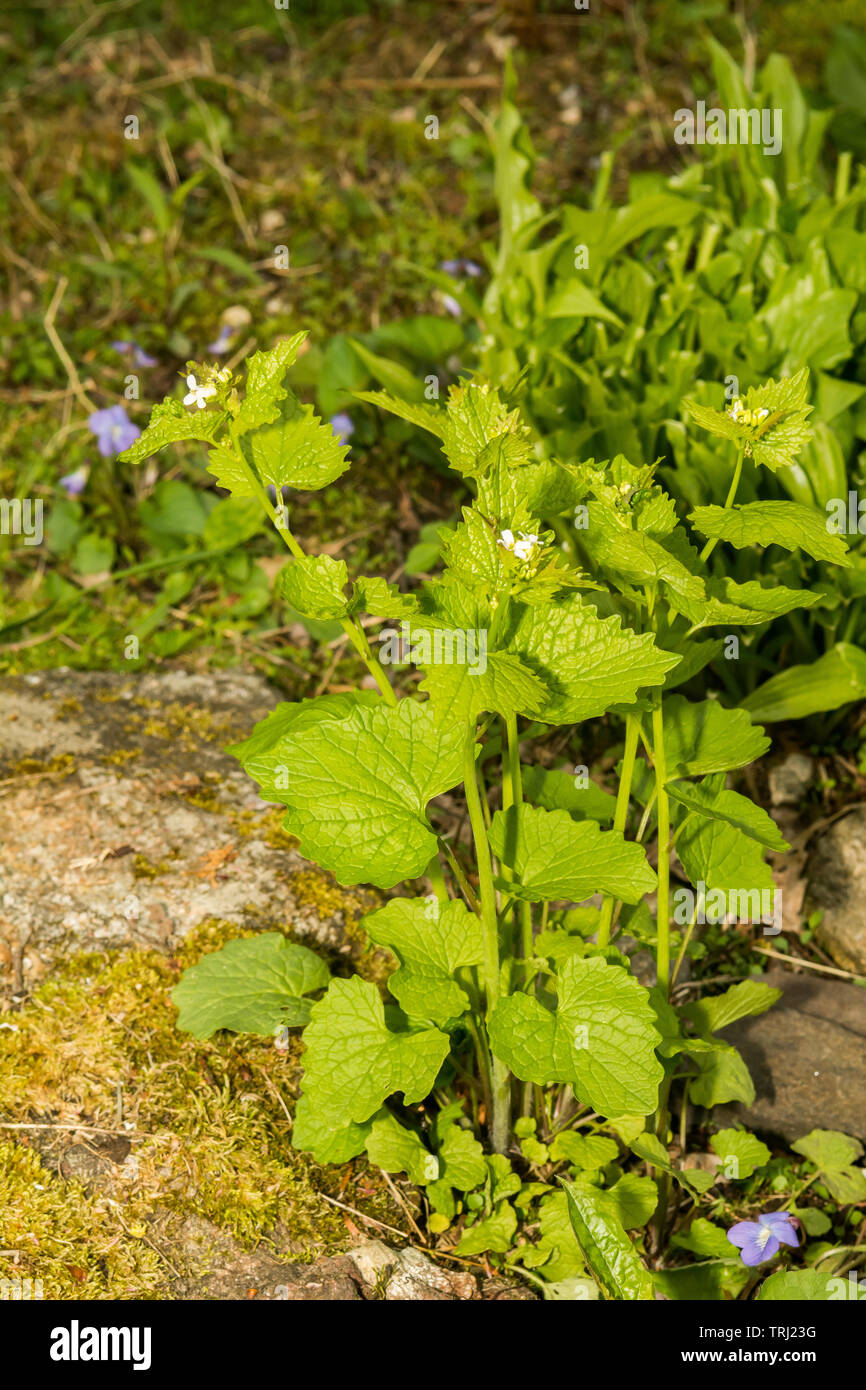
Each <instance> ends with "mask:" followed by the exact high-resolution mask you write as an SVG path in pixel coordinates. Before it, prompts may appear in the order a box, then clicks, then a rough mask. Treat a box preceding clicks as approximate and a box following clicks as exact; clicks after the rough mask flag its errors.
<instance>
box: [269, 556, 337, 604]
mask: <svg viewBox="0 0 866 1390" xmlns="http://www.w3.org/2000/svg"><path fill="white" fill-rule="evenodd" d="M348 578H349V575H348V571H347V570H346V562H345V560H333V559H332V558H331V556H330V555H303V556H299V557H298V558H297V559H295V560H291V561H290V562H289V564H287V565H286V566H285V567H284V568H283V569H281V570H280V573H279V577H278V579H277V592H278V594H279V595H280V597H281V598H284V599H286V601H287V602H288V603H290V604H291V605H292V607H293V608H296V609H297V610H298V612H299V613H301V614H302V615H303V616H304V617H305V618H317V619H328V618H343V617H345V616H346V613H347V610H348V598H347V596H346V594H345V592H344V590H345V587H346V584H347V582H348Z"/></svg>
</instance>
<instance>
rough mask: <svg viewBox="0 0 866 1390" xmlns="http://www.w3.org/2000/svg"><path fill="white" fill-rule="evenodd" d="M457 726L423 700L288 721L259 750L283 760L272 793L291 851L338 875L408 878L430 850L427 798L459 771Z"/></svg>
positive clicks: (388, 881) (382, 881)
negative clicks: (286, 773) (293, 841)
mask: <svg viewBox="0 0 866 1390" xmlns="http://www.w3.org/2000/svg"><path fill="white" fill-rule="evenodd" d="M462 752H463V731H462V729H460V728H456V727H447V728H445V727H443V726H442V725H441V724H439V723H437V721H436V719H435V717H434V714H433V711H432V709H431V708H430V707H429V706H428V705H420V704H416V703H415V702H414V701H412V700H401V701H400V704H399V705H398V706H397V708H396V709H394V708H391V707H390V706H386V705H383V704H382V703H381V702H379V703H378V704H377V705H376V706H375V707H374V708H369V707H367V706H356V707H355V708H354V709H353V710H352V711H351V713H350V714H349V715H348V716H347V717H346V718H344V719H341V720H335V719H319V720H318V722H316V723H314V724H312V725H310V726H309V727H304V728H300V727H299V724H298V723H297V722H296V723H293V724H292V725H291V726H290V727H289V729H288V731H287V732H286V733H285V734H284V735H283V736H282V737H281V738H280V740H279V742H278V743H277V744H276V746H275V747H274V748H273V749H272V751H271V752H270V753H269V754H268V759H267V761H268V764H271V765H272V764H274V763H276V764H280V765H282V766H284V767H286V768H288V769H290V781H289V786H288V788H287V790H278V793H277V798H276V799H277V800H279V801H283V802H285V804H286V805H287V807H288V812H287V815H286V819H285V821H284V822H283V823H284V826H285V828H286V830H288V831H289V833H290V834H293V835H297V837H298V839H299V840H300V842H301V853H302V854H303V855H304V856H305V857H306V858H307V859H312V860H313V861H314V862H315V863H317V864H319V865H321V867H322V868H324V869H328V870H329V871H330V872H331V873H333V874H334V875H335V876H336V878H337V879H338V881H339V882H340V883H342V884H353V883H372V884H374V885H375V886H376V887H377V888H393V886H394V884H395V883H399V882H400V880H401V879H404V878H417V877H419V875H421V874H422V873H423V872H424V870H425V869H426V867H427V865H428V864H429V862H430V859H431V857H432V856H433V854H434V853H435V850H436V836H435V835H434V833H433V831H432V830H431V828H430V824H429V822H428V820H427V816H426V814H425V808H426V805H427V802H428V801H430V800H432V798H433V797H434V796H439V795H441V794H442V792H446V791H450V790H451V788H452V787H454V786H456V785H457V783H458V782H460V781H461V780H462V776H463V757H462Z"/></svg>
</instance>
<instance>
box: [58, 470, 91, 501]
mask: <svg viewBox="0 0 866 1390" xmlns="http://www.w3.org/2000/svg"><path fill="white" fill-rule="evenodd" d="M89 473H90V468H89V466H88V465H87V464H86V463H83V464H82V465H81V467H80V468H76V470H75V472H74V473H67V474H66V477H65V478H61V479H60V486H61V487H62V488H63V490H64V492H65V493H66V496H67V497H80V496H81V494H82V492H83V491H84V485H85V483H86V482H87V478H88V475H89Z"/></svg>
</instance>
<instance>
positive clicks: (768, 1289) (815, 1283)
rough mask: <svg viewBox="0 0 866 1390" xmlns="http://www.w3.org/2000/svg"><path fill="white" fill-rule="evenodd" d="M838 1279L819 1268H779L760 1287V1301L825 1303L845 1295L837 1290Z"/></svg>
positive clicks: (758, 1296)
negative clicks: (819, 1270) (821, 1271)
mask: <svg viewBox="0 0 866 1390" xmlns="http://www.w3.org/2000/svg"><path fill="white" fill-rule="evenodd" d="M837 1283H843V1284H844V1281H843V1280H839V1281H837V1280H836V1279H834V1278H832V1277H831V1276H830V1275H827V1274H820V1273H819V1272H818V1270H817V1269H777V1270H776V1273H775V1274H771V1275H770V1277H769V1278H768V1279H765V1280H764V1282H763V1284H762V1285H761V1287H760V1288H759V1289H758V1292H757V1295H756V1298H757V1300H758V1302H759V1303H766V1302H771V1303H824V1302H828V1301H832V1300H833V1299H834V1298H839V1297H840V1296H841V1297H844V1293H843V1294H841V1295H840V1294H839V1293H838V1292H837V1291H836V1286H837Z"/></svg>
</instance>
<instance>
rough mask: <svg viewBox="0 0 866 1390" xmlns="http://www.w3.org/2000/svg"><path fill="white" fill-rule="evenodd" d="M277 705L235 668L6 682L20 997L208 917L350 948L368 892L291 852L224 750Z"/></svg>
mask: <svg viewBox="0 0 866 1390" xmlns="http://www.w3.org/2000/svg"><path fill="white" fill-rule="evenodd" d="M279 699H280V696H279V694H278V693H277V692H275V691H274V690H272V689H271V688H270V687H269V686H268V684H267V683H266V682H265V681H264V680H261V679H260V678H259V677H257V676H250V675H239V674H237V673H235V672H215V673H213V674H211V675H208V676H200V675H195V674H190V673H187V672H182V671H174V672H170V673H168V674H165V675H163V674H159V675H143V676H135V677H131V678H130V677H124V676H121V675H113V674H107V673H103V672H77V671H75V672H74V671H69V670H63V669H61V670H58V671H46V672H44V673H41V674H40V675H32V676H25V677H11V678H7V679H5V680H3V681H2V682H0V731H2V732H0V947H2V948H3V949H2V950H0V978H4V973H5V980H6V982H7V983H8V981H9V979H10V978H11V981H12V987H13V989H17V990H20V989H21V988H22V987H24V986H26V985H28V984H30V983H32V982H34V981H36V980H38V979H39V978H40V976H41V975H42V974H44V972H45V970H46V969H47V968H48V966H49V965H50V964H51V963H52V961H53V960H54V959H56V958H57V956H58V955H59V954H60V953H70V952H73V951H82V950H94V949H103V948H107V947H117V946H123V945H136V946H155V947H161V948H163V949H166V948H168V949H170V947H171V942H172V940H177V939H178V938H181V937H183V936H185V935H186V934H187V933H188V932H189V931H190V930H191V929H192V928H194V927H196V926H197V925H198V924H199V923H200V922H202V921H203V920H205V919H207V918H218V919H222V920H227V921H232V922H238V923H242V924H244V925H249V926H254V927H255V926H261V927H267V926H271V927H273V926H274V925H278V924H281V923H285V922H286V921H287V920H289V919H291V922H292V927H293V932H294V934H295V935H296V936H297V937H298V938H300V939H304V938H312V941H313V942H314V943H317V944H319V945H322V946H324V947H326V948H327V949H329V950H332V951H335V952H345V953H351V952H352V950H353V947H352V945H351V943H350V942H349V941H348V940H347V937H346V933H345V931H344V927H345V925H346V921H347V917H352V916H353V915H357V910H358V909H362V908H363V906H364V904H365V897H364V894H363V892H361V891H360V890H356V891H350V892H348V893H347V892H345V891H344V890H340V889H337V888H336V886H335V885H333V883H331V882H329V880H328V879H327V876H326V875H322V874H320V873H319V871H318V870H315V869H313V868H311V866H310V865H309V864H308V862H307V861H306V860H304V859H302V858H301V857H300V855H298V854H297V852H296V851H295V850H294V849H293V848H292V842H291V840H290V839H289V838H288V837H287V836H286V835H284V834H283V833H282V831H281V830H280V828H279V826H280V820H281V814H282V813H281V811H280V809H279V808H276V809H274V808H268V807H267V806H266V805H265V804H264V803H263V802H261V801H260V800H259V798H258V795H257V790H256V787H255V785H254V784H253V783H252V782H251V781H250V780H249V779H248V778H247V777H246V775H245V774H244V773H243V771H242V770H241V768H240V766H239V764H238V763H237V762H236V761H235V760H234V759H233V758H231V757H229V756H228V755H227V754H226V753H225V752H224V751H223V750H224V748H225V747H226V745H227V744H229V743H231V742H233V741H235V740H237V739H239V738H243V737H245V736H246V735H247V734H248V733H249V731H250V729H251V728H252V726H253V724H254V723H255V722H256V721H257V720H258V719H261V718H263V717H264V715H265V714H267V712H268V711H269V710H270V709H272V708H273V706H274V705H275V704H276V703H277V702H278V701H279ZM318 889H321V891H320V892H318V891H317V890H318ZM371 906H375V901H374V900H373V899H372V897H370V899H369V901H367V902H366V907H367V909H369V907H371ZM4 964H5V965H6V966H7V969H6V971H5V972H4V969H3V967H4ZM8 967H11V969H10V968H8Z"/></svg>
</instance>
